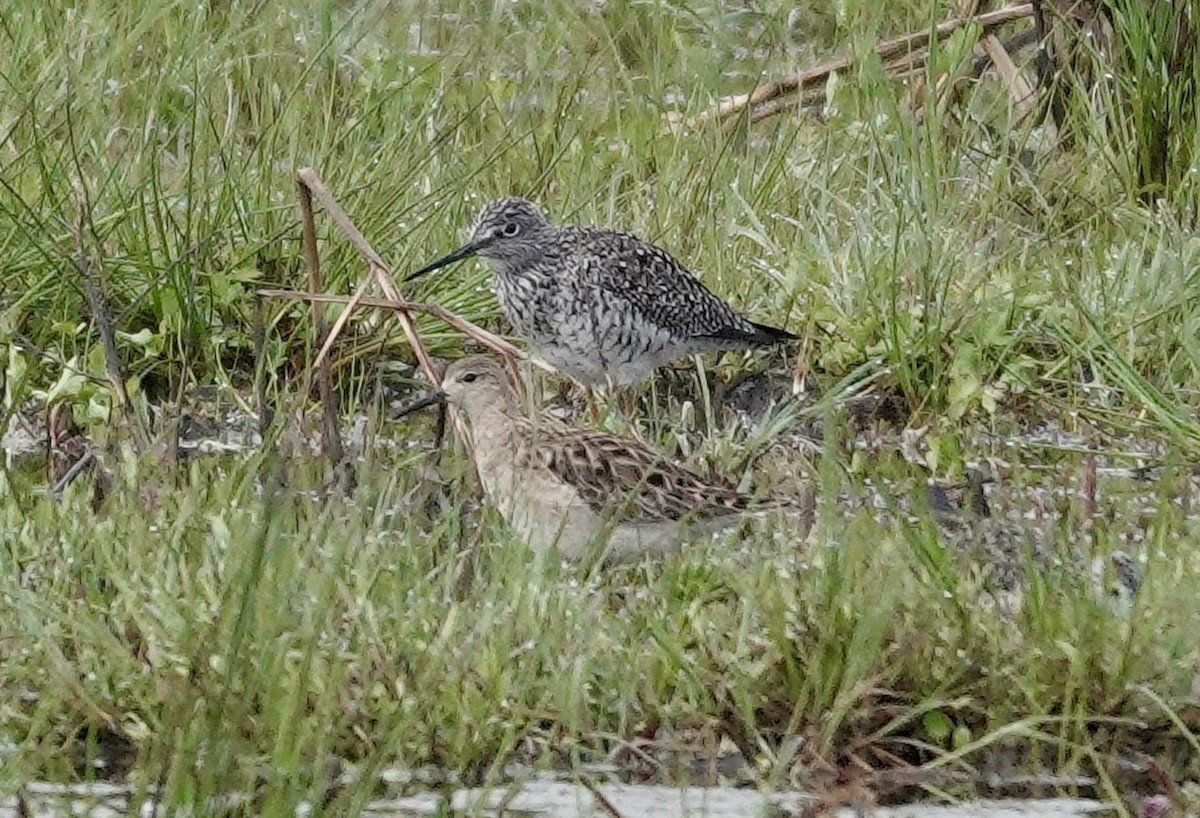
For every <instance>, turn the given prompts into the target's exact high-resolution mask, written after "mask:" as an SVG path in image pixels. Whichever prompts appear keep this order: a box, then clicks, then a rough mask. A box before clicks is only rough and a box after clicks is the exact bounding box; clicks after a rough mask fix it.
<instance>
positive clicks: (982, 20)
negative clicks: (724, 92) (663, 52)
mask: <svg viewBox="0 0 1200 818" xmlns="http://www.w3.org/2000/svg"><path fill="white" fill-rule="evenodd" d="M1032 14H1033V4H1032V3H1021V4H1018V5H1015V6H1007V7H1005V8H1002V9H996V10H995V11H989V12H986V13H984V14H979V15H976V16H974V17H964V18H958V19H954V20H947V21H945V22H944V23H939V24H938V25H937V26H936V27H934V28H933V29H931V30H926V31H914V32H912V33H910V34H906V35H904V36H903V37H897V38H896V39H893V40H883V41H881V42H879V43H878V44H876V46H875V53H876V54H877V55H878V56H879V57H880V58H881V59H883V60H885V61H891V60H892V59H893V58H894V57H901V59H900V60H899V61H898V63H899V65H902V66H903V67H904V68H905V69H911V68H912V67H913V66H914V62H913V55H911V53H910V52H912V51H913V50H914V49H919V48H924V47H926V46H927V45H928V44H929V43H930V42H931V41H933V40H935V39H936V40H943V39H945V38H946V37H949V36H950V35H951V34H953V33H954V32H955V31H958V30H959V29H960V28H963V27H964V26H968V25H977V26H979V27H980V28H981V29H982V30H983V31H984V32H985V33H986V32H990V31H991V30H992V29H994V28H997V27H998V26H1001V25H1004V24H1005V23H1010V22H1012V21H1013V20H1019V19H1021V18H1023V17H1029V16H1030V15H1032ZM917 61H918V62H919V63H923V62H924V57H921V58H919V59H918V60H917ZM854 62H855V60H854V58H853V57H838V58H837V59H834V60H830V61H828V62H825V63H822V64H820V65H816V66H813V67H812V68H807V69H805V70H803V71H799V72H797V73H795V74H792V75H791V76H788V77H784V78H783V79H781V80H775V81H774V82H768V83H765V84H763V85H760V86H759V87H758V88H755V89H754V90H753V91H751V92H749V93H747V94H738V95H736V96H732V97H725V98H724V99H722V100H720V101H719V102H718V103H717V105H716V107H715V108H713V109H712V110H710V111H707V112H705V113H703V114H700V115H698V116H695V117H692V118H691V119H690V120H688V121H687V125H688V127H693V128H694V127H696V126H697V125H700V124H702V123H703V122H706V121H708V120H710V119H715V120H716V121H718V122H724V121H726V120H728V119H730V118H731V117H733V116H734V115H736V114H739V113H741V112H742V111H744V110H746V109H747V108H750V109H752V110H753V109H756V108H758V107H759V106H762V105H763V104H764V103H767V102H771V101H773V100H777V99H780V98H781V97H786V96H790V95H791V94H794V93H796V92H797V91H800V90H803V89H811V88H814V87H816V86H819V85H821V84H823V83H824V82H825V81H826V80H827V79H828V78H829V75H830V74H832V73H833V72H835V71H844V70H846V69H847V68H849V67H851V66H852V65H854ZM888 67H889V69H891V68H892V67H893V66H891V65H889V66H888ZM769 115H770V114H769V113H767V114H765V115H764V116H759V117H757V119H762V118H764V117H765V116H769Z"/></svg>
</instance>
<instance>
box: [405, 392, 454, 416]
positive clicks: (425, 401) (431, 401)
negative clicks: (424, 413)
mask: <svg viewBox="0 0 1200 818" xmlns="http://www.w3.org/2000/svg"><path fill="white" fill-rule="evenodd" d="M445 402H446V393H445V392H441V391H438V392H434V393H433V394H431V395H426V396H425V397H423V398H421V399H420V400H416V401H413V402H412V403H410V404H409V405H408V406H405V407H404V408H403V409H401V410H400V411H399V412H397V413H396V417H397V418H402V417H404V416H405V415H411V414H412V413H413V412H419V411H421V410H422V409H428V408H429V407H430V406H441V405H443V404H444V403H445Z"/></svg>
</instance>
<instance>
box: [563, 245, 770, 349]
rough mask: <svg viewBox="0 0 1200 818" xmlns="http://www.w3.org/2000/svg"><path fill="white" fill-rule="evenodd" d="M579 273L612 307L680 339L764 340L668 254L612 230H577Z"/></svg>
mask: <svg viewBox="0 0 1200 818" xmlns="http://www.w3.org/2000/svg"><path fill="white" fill-rule="evenodd" d="M573 239H574V241H573V244H574V249H575V253H576V266H577V269H578V270H579V272H580V275H581V276H582V277H583V278H584V279H585V280H587V281H588V282H590V283H592V284H593V285H595V286H597V287H598V288H599V290H600V292H601V293H602V294H603V295H604V298H605V305H606V307H607V308H608V309H611V310H616V309H623V310H626V311H628V312H630V313H634V314H637V315H638V316H640V317H641V318H642V319H643V320H644V321H646V322H648V323H650V324H652V325H654V326H656V327H658V328H660V329H663V330H666V331H668V332H670V333H671V335H672V336H674V337H676V338H679V339H687V338H714V339H722V340H729V341H732V342H746V343H755V342H760V343H761V342H764V341H766V338H764V337H762V331H761V328H759V327H756V326H755V325H754V324H752V323H751V322H749V321H747V320H746V319H745V318H743V317H742V316H740V315H739V314H738V313H737V312H735V311H734V310H733V308H732V307H730V306H729V305H728V304H726V303H725V302H724V301H722V300H721V299H720V298H718V297H717V296H716V295H714V294H713V293H712V292H711V291H710V290H709V289H708V288H707V287H705V286H704V284H703V283H701V281H700V280H699V279H698V278H696V276H695V275H694V274H693V273H692V272H691V271H690V270H688V269H687V268H686V267H684V266H683V265H682V264H680V263H679V262H678V261H677V260H676V259H675V258H674V257H672V256H671V255H670V254H669V253H667V252H666V251H665V250H662V249H660V248H658V247H655V246H654V245H652V244H650V243H648V242H644V241H642V240H641V239H638V238H637V237H636V236H631V235H629V234H627V233H619V232H616V231H611V230H599V229H592V228H576V229H575V231H574V236H573Z"/></svg>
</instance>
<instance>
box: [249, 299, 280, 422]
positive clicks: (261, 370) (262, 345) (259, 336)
mask: <svg viewBox="0 0 1200 818" xmlns="http://www.w3.org/2000/svg"><path fill="white" fill-rule="evenodd" d="M263 312H264V308H263V299H262V296H261V295H257V294H255V296H254V318H253V321H254V323H253V326H252V330H253V335H254V397H255V399H256V400H257V402H258V436H259V438H260V439H261V440H262V441H263V442H264V443H265V442H266V440H267V433H268V432H269V431H270V430H271V424H272V423H273V422H274V421H275V407H274V406H272V405H271V402H270V399H269V398H268V396H267V320H266V317H265V316H264V315H263Z"/></svg>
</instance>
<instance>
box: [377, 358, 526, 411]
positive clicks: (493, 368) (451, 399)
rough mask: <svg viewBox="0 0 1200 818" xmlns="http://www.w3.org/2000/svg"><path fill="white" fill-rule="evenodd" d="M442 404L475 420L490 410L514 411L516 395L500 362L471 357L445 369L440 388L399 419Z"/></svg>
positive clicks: (410, 407)
mask: <svg viewBox="0 0 1200 818" xmlns="http://www.w3.org/2000/svg"><path fill="white" fill-rule="evenodd" d="M444 403H452V404H454V405H455V406H458V407H459V408H461V409H463V410H464V411H465V412H466V413H467V416H468V417H470V418H472V420H473V421H474V420H475V419H477V418H480V417H482V416H483V415H484V414H485V413H487V412H489V411H500V412H504V413H510V412H512V411H514V407H516V406H517V394H516V392H515V391H514V390H513V387H512V384H511V382H510V381H509V379H508V373H507V372H506V371H505V369H504V366H503V364H501V363H500V361H499V360H497V359H495V358H489V357H486V356H484V355H471V356H468V357H466V358H461V359H459V360H457V361H455V362H454V363H452V364H450V366H448V367H446V373H445V375H443V376H442V388H441V389H439V390H438V391H437V392H434V393H433V394H431V395H429V396H428V397H425V398H422V399H420V400H418V401H416V402H415V403H413V404H411V405H409V406H407V407H406V408H404V409H402V410H401V411H400V412H399V416H400V417H403V416H404V415H408V414H411V413H413V412H416V411H417V410H419V409H425V408H426V407H429V406H436V405H439V404H444Z"/></svg>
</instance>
